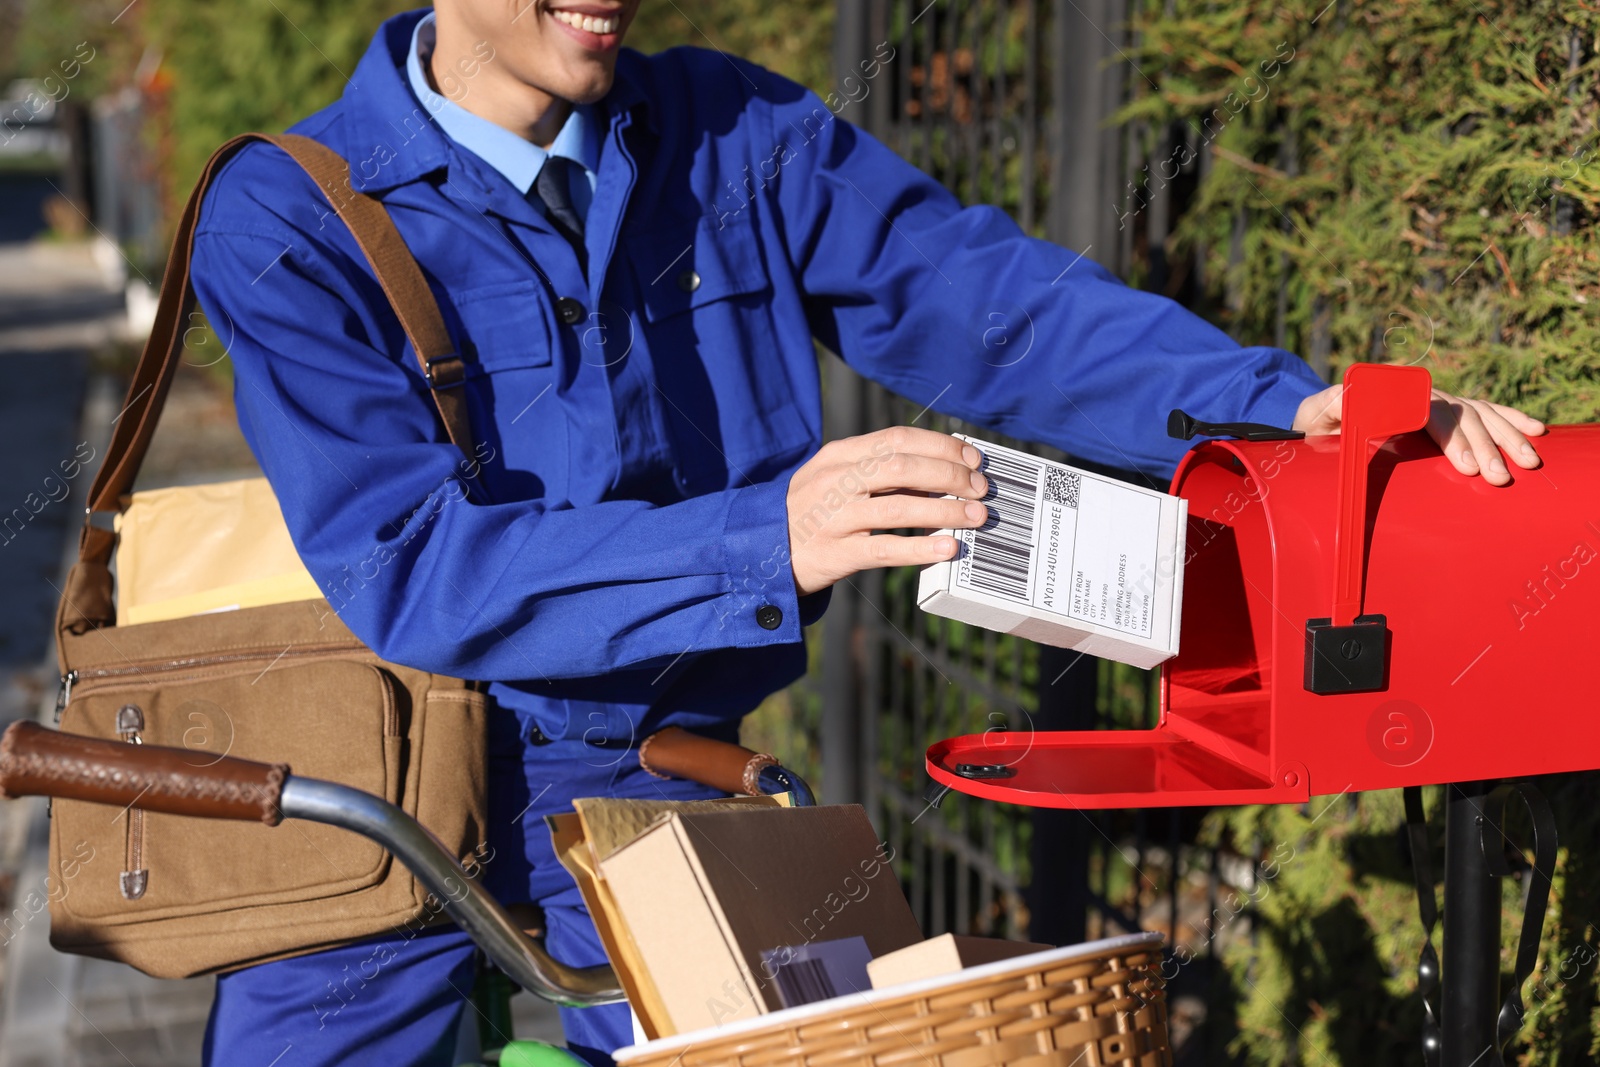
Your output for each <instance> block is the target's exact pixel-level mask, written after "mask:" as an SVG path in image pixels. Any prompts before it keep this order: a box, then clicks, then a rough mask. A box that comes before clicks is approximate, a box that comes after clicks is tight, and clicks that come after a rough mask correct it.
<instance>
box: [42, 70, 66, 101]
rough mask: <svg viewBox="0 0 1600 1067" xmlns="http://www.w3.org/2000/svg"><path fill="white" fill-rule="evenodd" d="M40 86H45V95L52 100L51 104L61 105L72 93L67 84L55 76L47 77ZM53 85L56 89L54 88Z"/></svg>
mask: <svg viewBox="0 0 1600 1067" xmlns="http://www.w3.org/2000/svg"><path fill="white" fill-rule="evenodd" d="M40 84H41V85H43V86H44V95H46V96H48V97H49V98H50V101H51V103H55V104H59V103H61V101H63V100H65V99H66V98H67V96H68V95H69V94H70V93H71V92H72V89H71V88H70V87H69V86H68V85H67V83H66V82H64V81H62V80H60V79H59V78H57V77H56V76H55V75H54V74H50V75H46V76H45V79H44V80H43V81H42V82H40ZM52 85H53V86H54V88H52Z"/></svg>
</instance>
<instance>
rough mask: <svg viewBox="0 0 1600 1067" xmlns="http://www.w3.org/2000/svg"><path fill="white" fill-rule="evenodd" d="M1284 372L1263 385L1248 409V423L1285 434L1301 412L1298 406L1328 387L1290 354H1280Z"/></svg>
mask: <svg viewBox="0 0 1600 1067" xmlns="http://www.w3.org/2000/svg"><path fill="white" fill-rule="evenodd" d="M1279 354H1280V356H1281V357H1282V359H1283V364H1284V366H1283V369H1282V370H1281V371H1280V372H1279V373H1277V374H1275V375H1272V376H1271V378H1270V379H1269V380H1267V381H1264V382H1263V383H1262V385H1261V387H1260V390H1259V392H1258V393H1257V394H1256V397H1255V402H1254V403H1253V404H1251V405H1250V413H1249V415H1248V416H1247V418H1248V420H1249V421H1250V422H1263V423H1266V424H1267V425H1268V426H1277V427H1281V428H1282V429H1285V430H1288V429H1291V428H1293V426H1294V417H1295V416H1296V415H1297V414H1299V412H1300V403H1301V401H1303V400H1305V398H1306V397H1308V396H1311V395H1312V394H1314V393H1320V392H1321V391H1322V390H1324V389H1326V388H1327V387H1328V383H1327V382H1325V381H1323V380H1322V379H1321V378H1319V377H1317V373H1316V371H1313V370H1312V369H1311V367H1310V365H1309V364H1307V363H1306V362H1305V361H1304V360H1302V359H1301V358H1300V357H1299V356H1296V355H1294V354H1293V353H1290V352H1280V353H1279Z"/></svg>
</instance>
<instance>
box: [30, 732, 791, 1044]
mask: <svg viewBox="0 0 1600 1067" xmlns="http://www.w3.org/2000/svg"><path fill="white" fill-rule="evenodd" d="M649 740H650V747H649V760H650V769H651V770H653V771H655V772H657V773H659V774H663V775H665V776H668V777H673V778H685V779H690V780H693V781H696V782H699V783H701V784H702V785H706V786H709V787H711V788H713V789H717V790H720V791H722V792H724V793H728V794H731V795H737V794H745V795H762V794H777V793H789V794H791V797H792V802H793V803H794V804H796V805H811V804H813V803H815V798H814V796H813V794H812V792H811V789H810V787H809V786H808V785H807V784H806V782H805V780H804V779H802V778H801V777H800V776H799V775H797V774H795V773H794V772H793V771H790V770H789V769H787V768H785V767H783V766H782V765H781V764H777V763H773V762H771V757H763V756H758V755H757V754H756V753H754V752H752V751H750V750H749V749H747V748H744V747H742V746H740V745H735V744H731V743H729V742H724V741H717V740H714V739H711V738H706V737H701V736H699V735H696V734H692V733H689V732H688V731H685V730H681V729H678V728H677V727H668V728H667V729H665V730H662V731H659V732H658V733H656V734H654V735H652V736H651V738H650V739H649ZM641 751H642V749H641ZM189 755H191V754H190V753H188V752H186V751H185V750H183V749H177V748H167V747H163V746H159V745H128V744H121V743H118V742H115V741H101V740H96V739H94V738H89V737H83V736H80V735H77V734H68V733H62V732H61V731H58V730H51V729H48V728H46V727H44V726H41V725H40V724H38V723H34V722H16V723H13V724H12V725H11V726H10V727H9V728H7V729H6V731H5V734H4V736H3V737H0V797H23V796H45V797H62V798H67V799H73V800H82V801H88V802H91V803H97V804H107V805H111V806H113V807H129V806H131V805H133V804H135V803H137V805H138V806H139V807H140V808H142V809H145V810H148V811H159V812H166V813H169V814H173V815H188V816H194V817H199V818H215V819H237V820H242V821H246V822H259V821H260V820H261V811H262V804H263V802H265V803H268V804H270V805H271V806H272V807H273V808H274V809H276V811H277V812H278V813H279V816H280V820H279V821H282V820H287V819H299V820H303V821H306V822H318V823H324V824H326V825H329V826H337V827H340V828H342V829H345V830H349V831H352V832H354V833H358V834H361V835H362V836H364V837H367V838H368V839H370V840H372V841H374V842H376V843H377V844H379V845H381V846H382V847H384V848H385V849H387V850H388V851H389V852H390V853H391V854H392V855H393V856H394V857H395V859H397V860H399V861H400V862H401V863H403V864H405V866H406V867H408V868H409V869H410V870H411V872H412V873H413V874H415V875H416V877H417V878H418V880H419V881H421V882H422V884H423V885H425V886H426V887H427V889H428V891H429V892H431V893H432V894H433V895H434V896H435V897H436V898H437V899H438V900H439V901H440V903H441V905H442V908H443V911H444V912H445V913H446V914H447V915H449V916H450V917H451V918H452V919H454V920H455V921H456V923H457V924H458V925H459V926H460V927H461V928H462V930H464V931H465V932H466V933H467V936H468V937H470V938H471V939H472V940H473V942H474V943H476V944H477V946H478V948H479V949H481V950H482V952H483V953H484V955H485V956H486V957H487V960H488V962H489V963H490V964H492V966H491V967H481V968H480V969H479V975H478V981H477V983H476V984H475V987H474V990H473V1002H474V1004H475V1006H476V1007H477V1008H478V1032H479V1040H480V1049H481V1054H480V1055H481V1063H482V1064H483V1065H498V1067H579V1065H581V1064H583V1062H584V1061H582V1060H580V1059H578V1058H577V1057H576V1056H574V1055H572V1054H571V1053H569V1052H567V1051H566V1050H565V1049H563V1048H560V1047H558V1046H554V1045H549V1044H546V1043H544V1042H539V1041H528V1040H523V1041H518V1040H509V1041H503V1040H502V1039H501V1035H504V1034H507V1033H510V1031H511V1025H510V1020H511V997H512V995H513V994H514V993H515V991H516V987H520V988H522V989H525V990H527V991H528V992H529V993H531V994H533V995H534V996H537V997H540V998H541V999H544V1000H547V1001H550V1002H551V1003H554V1004H558V1005H561V1006H564V1007H573V1008H583V1007H592V1006H595V1005H600V1004H613V1003H617V1002H620V1001H624V1000H626V999H627V998H626V997H625V995H624V994H623V991H622V987H621V984H620V983H619V982H618V980H617V976H616V973H615V972H614V971H613V970H612V968H611V967H610V966H609V965H601V966H598V967H570V966H568V965H567V964H564V963H561V962H560V961H559V960H556V959H555V958H553V957H552V956H551V955H550V954H549V953H548V952H547V951H545V948H544V944H543V940H542V938H540V937H538V936H536V935H535V934H534V933H532V932H531V931H529V930H528V929H526V928H525V926H524V924H523V923H521V922H519V921H518V920H517V919H516V918H515V917H514V916H513V915H512V914H511V913H510V912H509V911H508V910H507V909H506V908H505V907H504V906H503V905H501V904H500V902H499V901H497V900H495V899H494V897H493V896H491V895H490V894H489V893H488V891H487V890H485V889H484V888H483V887H482V886H481V885H479V884H478V883H477V882H475V881H473V880H472V879H471V877H469V876H468V875H467V873H466V871H465V870H464V869H463V868H462V866H461V864H460V863H459V862H458V861H457V859H456V858H455V856H453V855H452V854H451V853H450V852H449V851H448V850H447V849H445V848H444V846H443V845H441V844H440V843H439V842H438V841H437V840H436V839H435V838H434V837H433V836H432V835H431V834H430V833H429V832H428V831H427V829H426V828H425V827H423V826H422V825H421V824H420V823H418V822H417V821H416V820H415V819H413V818H412V817H411V816H409V815H407V814H406V813H405V812H403V811H401V810H400V809H399V808H398V807H395V806H394V805H393V804H390V803H388V802H386V801H384V800H382V799H380V798H378V797H375V796H373V795H372V794H370V793H366V792H363V791H362V790H359V789H355V788H352V787H350V786H347V785H341V784H339V783H337V782H330V781H325V780H322V779H317V778H303V777H299V776H296V775H294V774H293V773H292V772H291V773H288V774H284V775H282V776H279V775H278V773H277V771H276V769H275V768H273V767H271V766H269V765H267V764H264V763H257V762H256V761H254V760H245V759H240V758H238V757H235V756H224V757H222V758H220V759H218V760H217V761H216V762H215V763H212V764H210V765H208V766H204V767H196V766H194V765H193V763H191V762H190V761H189V760H188V759H187V758H186V757H187V756H189ZM751 786H753V787H754V788H750V787H751ZM462 1067H469V1065H462Z"/></svg>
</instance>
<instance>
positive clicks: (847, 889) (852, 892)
mask: <svg viewBox="0 0 1600 1067" xmlns="http://www.w3.org/2000/svg"><path fill="white" fill-rule="evenodd" d="M852 885H854V886H855V889H852V888H851V886H852ZM856 889H859V890H861V895H860V896H856ZM870 892H872V889H871V888H870V887H869V886H867V885H865V884H864V883H862V882H860V881H859V880H857V878H856V876H855V875H853V874H847V875H845V876H844V895H845V896H847V897H849V898H850V899H851V900H853V901H855V902H856V903H857V904H859V903H861V902H862V901H863V900H865V899H866V898H867V894H868V893H870Z"/></svg>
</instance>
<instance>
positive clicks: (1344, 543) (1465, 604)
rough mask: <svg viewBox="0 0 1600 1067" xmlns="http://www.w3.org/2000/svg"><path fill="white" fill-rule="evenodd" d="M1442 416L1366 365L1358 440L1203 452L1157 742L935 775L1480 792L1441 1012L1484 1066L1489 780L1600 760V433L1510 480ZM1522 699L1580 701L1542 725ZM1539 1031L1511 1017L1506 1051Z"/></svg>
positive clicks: (1194, 461)
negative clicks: (1525, 718)
mask: <svg viewBox="0 0 1600 1067" xmlns="http://www.w3.org/2000/svg"><path fill="white" fill-rule="evenodd" d="M1430 399H1431V380H1430V378H1429V375H1428V373H1427V371H1425V370H1423V369H1421V368H1415V367H1388V366H1380V365H1375V364H1357V365H1355V366H1353V367H1351V368H1350V370H1349V371H1348V372H1347V374H1346V376H1345V393H1344V399H1343V422H1344V426H1345V432H1344V433H1343V434H1341V435H1339V436H1338V437H1331V436H1330V437H1310V438H1304V439H1298V440H1291V439H1278V440H1259V439H1258V440H1213V441H1208V442H1206V443H1204V444H1202V445H1200V446H1198V447H1197V448H1195V449H1194V450H1192V451H1191V452H1190V453H1189V454H1188V455H1187V456H1186V457H1185V458H1184V460H1183V462H1182V464H1180V466H1179V467H1178V471H1177V473H1176V474H1175V475H1174V478H1173V484H1172V492H1173V493H1175V494H1178V495H1180V496H1183V497H1185V498H1187V499H1188V501H1189V516H1190V518H1189V527H1188V532H1187V545H1186V549H1185V561H1184V573H1183V583H1184V594H1183V595H1184V603H1183V624H1182V632H1181V635H1180V639H1179V653H1178V655H1177V657H1176V658H1174V659H1172V660H1169V661H1168V662H1167V663H1166V664H1165V665H1164V666H1163V668H1162V675H1161V713H1160V718H1159V721H1158V723H1157V725H1156V726H1155V727H1154V728H1152V729H1149V730H1120V731H1119V730H1111V731H1090V730H1083V731H1061V732H1048V733H1002V734H996V733H988V734H981V735H972V736H966V737H955V738H949V739H946V740H943V741H939V742H937V743H935V744H933V745H932V746H930V747H929V749H928V752H927V769H928V773H929V775H930V776H931V777H932V778H933V779H934V780H935V781H936V782H937V783H939V784H940V785H942V786H946V787H949V788H952V789H956V790H958V791H961V792H966V793H971V794H974V795H977V796H982V797H987V798H989V799H993V800H1000V801H1005V802H1008V803H1014V804H1024V805H1031V806H1037V807H1049V808H1079V809H1092V808H1138V807H1170V806H1185V805H1219V804H1271V803H1303V802H1305V801H1306V800H1308V799H1309V798H1310V797H1312V796H1317V795H1334V794H1340V793H1344V792H1347V791H1366V790H1373V789H1393V788H1402V787H1416V786H1421V785H1427V784H1441V783H1469V784H1466V785H1460V786H1456V787H1453V788H1452V789H1451V790H1449V795H1450V796H1451V798H1452V800H1451V804H1450V807H1449V812H1448V815H1447V824H1448V830H1447V836H1448V846H1447V860H1446V870H1447V881H1446V887H1447V889H1446V904H1445V919H1444V925H1445V935H1444V941H1445V945H1444V949H1445V952H1444V1001H1445V1003H1444V1005H1443V1020H1442V1025H1443V1028H1444V1034H1443V1039H1444V1045H1445V1048H1446V1049H1447V1050H1449V1053H1450V1054H1447V1055H1446V1057H1445V1061H1444V1062H1445V1064H1446V1067H1458V1064H1457V1060H1456V1058H1453V1056H1454V1054H1456V1053H1458V1051H1459V1052H1460V1055H1461V1056H1462V1057H1464V1058H1460V1059H1459V1067H1467V1065H1468V1064H1470V1063H1473V1062H1474V1060H1475V1058H1476V1056H1477V1055H1478V1054H1481V1053H1482V1052H1484V1050H1485V1046H1487V1045H1490V1044H1491V1043H1492V1042H1493V1040H1494V1035H1495V1034H1496V1024H1495V1019H1494V1012H1493V1010H1492V1005H1493V1004H1494V1002H1495V998H1496V996H1497V991H1496V988H1495V986H1496V983H1497V981H1498V974H1499V970H1498V945H1497V942H1498V925H1497V924H1498V914H1499V910H1498V909H1499V903H1498V901H1499V895H1498V889H1497V888H1496V887H1495V884H1494V880H1493V877H1492V874H1493V873H1503V872H1498V871H1496V870H1495V868H1494V864H1495V863H1496V862H1497V861H1496V859H1495V857H1494V855H1491V854H1488V853H1486V852H1485V850H1484V847H1483V839H1482V834H1483V831H1484V826H1485V825H1487V824H1486V823H1485V822H1484V821H1483V819H1484V817H1483V812H1482V810H1481V808H1482V805H1483V803H1484V797H1485V796H1486V795H1487V793H1488V789H1487V786H1485V785H1484V784H1483V783H1488V782H1491V781H1493V780H1496V779H1507V778H1517V777H1523V776H1528V775H1536V774H1547V773H1553V772H1558V771H1576V770H1589V769H1594V768H1595V767H1596V766H1600V755H1597V753H1600V716H1593V715H1588V714H1583V713H1579V712H1578V711H1576V709H1577V708H1579V707H1582V706H1584V705H1585V704H1587V702H1588V694H1587V693H1586V692H1575V691H1573V690H1574V687H1575V686H1578V685H1580V684H1581V682H1580V681H1579V671H1578V670H1577V669H1576V665H1578V664H1582V663H1586V662H1588V661H1589V660H1590V659H1591V658H1592V656H1593V647H1592V646H1593V637H1594V634H1595V631H1596V622H1595V620H1596V619H1600V425H1588V426H1564V427H1555V428H1552V429H1551V431H1550V433H1549V434H1548V435H1547V436H1545V437H1543V438H1541V439H1540V442H1539V451H1540V455H1541V456H1542V457H1543V459H1544V463H1543V466H1542V467H1541V468H1540V469H1538V470H1535V471H1521V470H1515V481H1514V484H1512V485H1511V486H1509V487H1504V488H1500V487H1495V486H1491V485H1489V484H1487V483H1486V482H1485V481H1484V480H1483V479H1482V478H1469V477H1466V476H1464V475H1461V474H1459V473H1458V472H1457V471H1456V470H1455V468H1454V467H1453V466H1451V465H1450V463H1449V462H1448V460H1446V458H1445V457H1444V456H1443V455H1442V454H1441V453H1440V452H1439V449H1438V448H1437V447H1436V446H1435V445H1434V444H1433V442H1432V441H1430V440H1429V439H1428V438H1427V437H1426V436H1425V435H1423V434H1421V433H1416V432H1413V431H1416V430H1419V429H1420V428H1421V427H1422V426H1423V425H1424V424H1425V423H1426V420H1427V416H1428V407H1429V403H1430ZM1175 420H1176V416H1175ZM1266 436H1271V435H1266ZM1279 436H1282V437H1287V436H1290V435H1279ZM1518 708H1525V709H1528V711H1529V713H1530V714H1532V713H1533V711H1534V709H1559V708H1571V709H1574V710H1573V711H1572V712H1571V713H1570V714H1561V713H1551V712H1548V711H1546V712H1544V713H1542V714H1541V717H1540V719H1539V721H1538V728H1537V729H1531V728H1524V724H1523V723H1519V722H1518V721H1516V719H1515V718H1514V717H1508V716H1507V714H1506V713H1507V710H1508V709H1518ZM969 775H970V777H969ZM1470 783H1478V784H1470ZM1524 792H1526V791H1524ZM1525 799H1527V800H1528V801H1529V804H1530V806H1532V805H1533V804H1534V800H1533V799H1532V798H1531V797H1527V796H1525ZM1490 821H1491V822H1493V823H1494V824H1495V825H1498V824H1497V821H1496V820H1490ZM1544 837H1545V838H1547V839H1548V838H1551V837H1553V830H1551V828H1549V827H1547V830H1546V832H1545V834H1544ZM1545 843H1551V844H1553V843H1552V842H1549V841H1546V842H1545ZM1540 850H1541V852H1542V851H1543V847H1542V845H1541V846H1540ZM1544 873H1545V874H1548V871H1547V870H1546V871H1545V872H1544ZM1428 892H1429V893H1430V894H1431V892H1432V889H1431V886H1430V887H1429V889H1428ZM1541 913H1542V907H1541ZM1524 940H1525V941H1526V940H1527V935H1526V931H1525V934H1524ZM1536 944H1537V933H1536V932H1535V934H1534V945H1535V946H1536ZM1474 946H1477V947H1474ZM1479 957H1481V958H1479ZM1474 958H1478V962H1477V963H1476V964H1468V962H1467V961H1468V960H1469V959H1474ZM1469 972H1472V973H1471V974H1469ZM1512 992H1513V995H1515V991H1514V990H1513V991H1512ZM1507 1010H1510V1009H1509V1008H1508V1009H1507ZM1514 1014H1516V1015H1517V1018H1516V1019H1515V1020H1514V1021H1515V1022H1520V1008H1519V1009H1518V1012H1517V1013H1514ZM1508 1026H1510V1027H1511V1029H1510V1030H1509V1031H1507V1027H1508ZM1514 1032H1515V1026H1514V1025H1512V1024H1511V1023H1508V1022H1506V1021H1502V1022H1501V1024H1500V1026H1499V1033H1500V1038H1499V1040H1500V1042H1501V1043H1503V1042H1504V1041H1505V1040H1506V1039H1508V1038H1509V1036H1510V1034H1511V1033H1514ZM1474 1046H1475V1051H1472V1052H1470V1053H1467V1052H1465V1050H1467V1049H1472V1048H1473V1047H1474ZM1493 1047H1494V1048H1495V1049H1496V1051H1497V1050H1498V1047H1499V1046H1498V1045H1494V1046H1493ZM1492 1059H1493V1058H1486V1059H1485V1060H1484V1061H1483V1067H1488V1065H1489V1064H1490V1063H1491V1062H1492Z"/></svg>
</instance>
